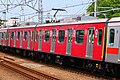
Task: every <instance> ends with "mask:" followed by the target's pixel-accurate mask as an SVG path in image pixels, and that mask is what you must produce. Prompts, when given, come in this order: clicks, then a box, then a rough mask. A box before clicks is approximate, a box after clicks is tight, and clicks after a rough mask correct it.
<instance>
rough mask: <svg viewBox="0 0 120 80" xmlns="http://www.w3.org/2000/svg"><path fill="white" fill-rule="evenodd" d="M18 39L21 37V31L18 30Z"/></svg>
mask: <svg viewBox="0 0 120 80" xmlns="http://www.w3.org/2000/svg"><path fill="white" fill-rule="evenodd" d="M17 38H18V40H19V39H20V32H18V36H17Z"/></svg>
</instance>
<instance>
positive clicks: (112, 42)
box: [109, 29, 115, 46]
mask: <svg viewBox="0 0 120 80" xmlns="http://www.w3.org/2000/svg"><path fill="white" fill-rule="evenodd" d="M114 37H115V30H114V29H110V36H109V45H110V46H114Z"/></svg>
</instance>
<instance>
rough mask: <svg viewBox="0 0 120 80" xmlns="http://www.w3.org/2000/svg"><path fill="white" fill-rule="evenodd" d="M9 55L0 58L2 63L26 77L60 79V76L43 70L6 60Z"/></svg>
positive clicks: (46, 79) (0, 63)
mask: <svg viewBox="0 0 120 80" xmlns="http://www.w3.org/2000/svg"><path fill="white" fill-rule="evenodd" d="M5 58H7V57H2V58H0V65H2V66H4V67H6V68H9V69H11V70H13V71H15V72H17V73H19V74H21V75H23V76H25V77H28V78H29V79H31V80H60V79H59V78H57V77H55V76H52V75H50V74H48V73H45V72H42V71H36V70H33V69H30V68H27V67H24V66H21V65H19V64H17V63H15V62H13V61H14V60H12V61H10V60H6V59H5Z"/></svg>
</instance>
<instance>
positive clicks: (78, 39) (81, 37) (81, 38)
mask: <svg viewBox="0 0 120 80" xmlns="http://www.w3.org/2000/svg"><path fill="white" fill-rule="evenodd" d="M83 41H84V30H77V31H76V43H78V44H82V43H83Z"/></svg>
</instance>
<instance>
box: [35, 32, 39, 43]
mask: <svg viewBox="0 0 120 80" xmlns="http://www.w3.org/2000/svg"><path fill="white" fill-rule="evenodd" d="M38 34H39V33H38V31H36V32H35V40H36V41H38Z"/></svg>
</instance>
